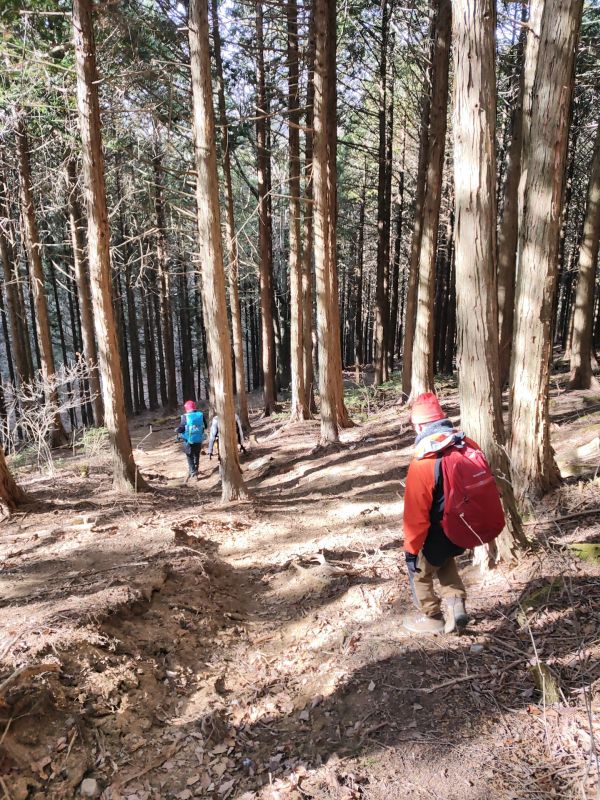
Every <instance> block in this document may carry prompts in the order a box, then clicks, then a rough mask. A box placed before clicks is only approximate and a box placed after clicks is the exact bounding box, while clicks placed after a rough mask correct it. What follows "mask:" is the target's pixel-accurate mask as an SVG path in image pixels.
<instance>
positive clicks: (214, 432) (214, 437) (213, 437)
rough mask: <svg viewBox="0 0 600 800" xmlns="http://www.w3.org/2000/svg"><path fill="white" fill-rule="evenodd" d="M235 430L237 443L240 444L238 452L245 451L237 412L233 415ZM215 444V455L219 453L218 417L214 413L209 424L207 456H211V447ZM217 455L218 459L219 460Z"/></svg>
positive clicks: (242, 432)
mask: <svg viewBox="0 0 600 800" xmlns="http://www.w3.org/2000/svg"><path fill="white" fill-rule="evenodd" d="M235 430H236V433H237V440H238V445H239V446H240V453H245V452H246V448H245V447H244V431H243V430H242V422H241V420H240V416H239V414H236V415H235ZM215 444H216V445H217V455H218V453H219V418H218V417H217V415H216V414H215V416H214V417H213V418H212V422H211V424H210V435H209V437H208V457H209V458H212V457H213V449H214V447H215ZM220 458H221V457H220V456H219V460H220Z"/></svg>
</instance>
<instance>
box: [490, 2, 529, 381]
mask: <svg viewBox="0 0 600 800" xmlns="http://www.w3.org/2000/svg"><path fill="white" fill-rule="evenodd" d="M522 8H523V14H522V20H521V21H522V23H523V28H522V29H521V35H520V37H519V46H518V49H517V59H516V62H517V65H516V75H517V76H518V80H517V81H516V83H517V86H516V98H515V102H514V104H512V107H511V109H510V144H509V147H508V154H507V157H506V178H505V182H504V202H503V203H502V218H501V220H500V225H499V227H498V324H499V329H500V356H499V357H500V385H501V386H502V388H504V386H506V384H507V382H508V378H509V375H510V357H511V350H512V333H513V322H514V313H515V278H516V265H517V242H518V238H519V181H520V177H521V150H522V147H523V113H524V112H523V94H524V91H525V64H524V62H523V55H524V49H525V31H526V28H525V26H524V23H525V9H526V3H523V6H522ZM533 35H534V34H533V32H532V31H530V36H532V37H533Z"/></svg>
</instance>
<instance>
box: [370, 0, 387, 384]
mask: <svg viewBox="0 0 600 800" xmlns="http://www.w3.org/2000/svg"><path fill="white" fill-rule="evenodd" d="M380 7H381V50H380V55H379V111H378V116H379V148H378V153H379V168H378V179H377V275H376V283H375V375H374V379H373V380H374V384H375V386H379V385H380V384H381V383H383V382H384V381H386V380H387V371H388V364H387V359H386V348H385V341H386V336H387V326H388V313H387V310H388V309H387V292H386V289H387V274H388V269H389V253H390V222H389V220H390V207H389V203H388V202H387V192H386V187H387V178H388V173H389V172H390V170H391V164H390V165H388V163H387V125H386V113H387V91H388V77H387V56H388V38H389V5H388V0H381V3H380Z"/></svg>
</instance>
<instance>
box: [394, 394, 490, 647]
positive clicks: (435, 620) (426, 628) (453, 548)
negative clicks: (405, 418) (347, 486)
mask: <svg viewBox="0 0 600 800" xmlns="http://www.w3.org/2000/svg"><path fill="white" fill-rule="evenodd" d="M411 422H412V424H413V427H414V429H415V432H416V434H417V438H416V441H415V454H414V457H413V460H412V461H411V463H410V466H409V468H408V474H407V476H406V489H405V494H404V516H403V527H404V555H405V557H406V565H407V568H408V577H409V580H410V586H411V590H412V595H413V601H414V604H415V606H416V607H417V609H418V611H417V612H416V613H413V614H409V615H408V616H406V617H405V618H404V620H403V624H404V627H405V628H406V629H407V630H409V631H411V632H412V633H441V632H442V631H445V632H446V633H450V632H451V631H454V630H456V629H457V628H458V629H459V630H460V629H462V628H464V627H465V626H466V625H467V623H468V621H469V618H468V616H467V612H466V610H465V598H466V591H465V587H464V584H463V582H462V580H461V577H460V575H459V574H458V568H457V566H456V561H455V556H457V555H460V554H462V553H464V552H465V549H467V548H470V547H475V546H477V545H479V544H484V543H486V542H489V541H491V540H492V539H494V538H495V537H496V536H498V534H499V533H500V532H501V531H502V529H503V527H504V513H503V511H502V504H501V501H500V496H499V493H498V488H497V486H496V482H495V480H494V476H493V475H492V473H491V470H490V468H489V465H488V463H487V461H486V458H485V456H484V454H483V452H482V451H481V449H480V447H479V445H477V444H476V443H475V442H474V441H473V440H472V439H469V438H468V437H467V436H466V435H465V434H464V433H463V432H462V431H459V430H456V429H455V428H454V426H453V424H452V422H451V421H450V420H449V419H448V418H447V417H446V415H445V413H444V411H443V410H442V407H441V405H440V403H439V400H438V399H437V397H436V395H435V394H433V393H432V392H426V393H425V394H421V395H419V397H417V399H416V400H415V402H414V404H413V407H412V412H411ZM434 577H436V578H437V580H438V582H439V584H440V595H441V600H444V601H445V605H446V608H445V612H446V613H445V621H444V617H443V616H442V605H441V600H440V597H438V596H437V595H436V593H435V592H434V590H433V579H434Z"/></svg>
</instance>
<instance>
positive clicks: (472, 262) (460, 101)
mask: <svg viewBox="0 0 600 800" xmlns="http://www.w3.org/2000/svg"><path fill="white" fill-rule="evenodd" d="M452 7H453V21H452V24H453V48H454V65H455V88H454V91H455V96H454V121H453V129H454V185H455V193H456V195H455V196H456V219H455V243H456V244H455V247H456V286H457V322H458V363H459V365H460V371H459V394H460V407H461V421H462V424H463V426H464V429H465V430H466V431H467V432H468V434H469V436H472V437H473V438H474V439H475V440H476V441H477V442H478V443H479V445H480V446H481V447H482V449H483V450H484V452H485V453H486V456H487V458H488V459H489V462H490V465H491V467H492V470H493V471H494V473H495V474H496V478H497V480H498V482H499V487H500V489H501V492H502V498H503V503H504V508H505V511H506V519H507V527H506V528H505V530H504V532H503V533H502V534H501V535H500V537H499V538H498V539H497V540H496V542H495V543H494V546H493V547H490V546H488V548H490V549H491V550H495V549H496V547H497V550H498V555H499V556H500V557H501V558H502V559H504V560H512V559H513V558H514V557H515V556H516V553H517V552H518V550H519V549H520V548H521V547H523V546H524V545H525V544H526V539H525V535H524V533H523V529H522V527H521V518H520V516H519V513H518V511H517V508H516V504H515V500H514V496H513V492H512V486H511V483H510V475H509V463H508V458H507V456H506V452H505V449H504V429H503V425H502V403H501V395H500V386H499V383H498V302H497V288H496V192H495V186H496V158H495V141H494V129H495V121H496V75H495V69H494V55H495V44H494V36H495V8H494V3H493V0H480V1H479V2H476V3H473V2H472V0H454V2H453V5H452ZM494 555H495V554H494Z"/></svg>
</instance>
